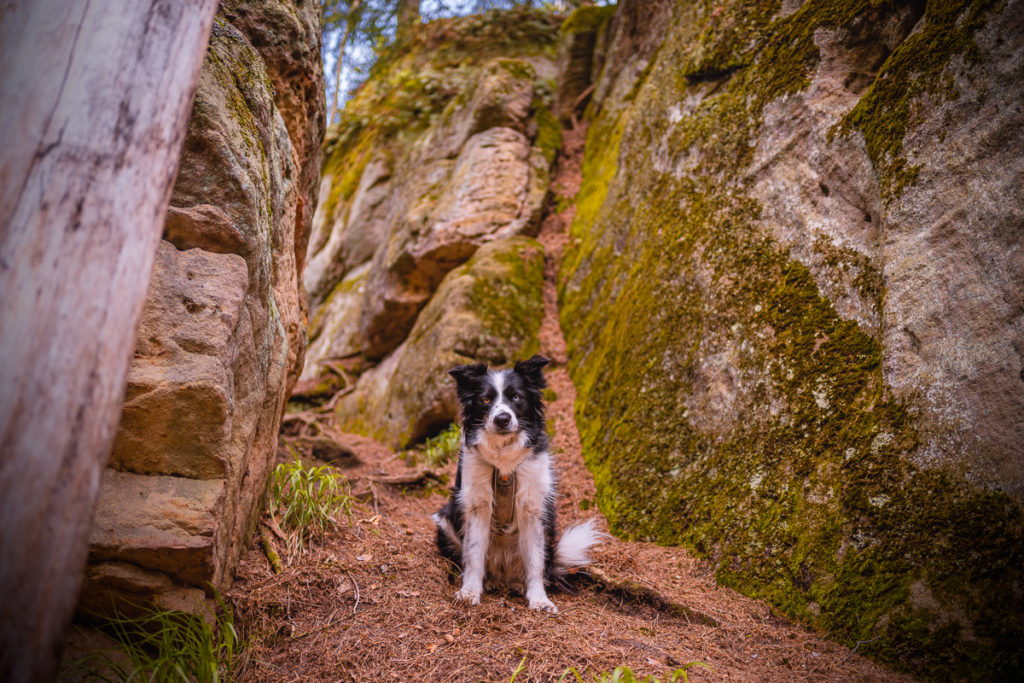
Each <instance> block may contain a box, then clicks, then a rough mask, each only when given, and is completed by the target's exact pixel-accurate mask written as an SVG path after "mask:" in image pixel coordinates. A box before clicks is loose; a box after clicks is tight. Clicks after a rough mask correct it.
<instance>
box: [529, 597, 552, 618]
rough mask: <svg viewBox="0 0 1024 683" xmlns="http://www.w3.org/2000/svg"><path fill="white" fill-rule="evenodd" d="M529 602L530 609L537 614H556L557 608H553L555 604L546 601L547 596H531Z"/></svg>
mask: <svg viewBox="0 0 1024 683" xmlns="http://www.w3.org/2000/svg"><path fill="white" fill-rule="evenodd" d="M529 600H530V609H532V610H536V611H537V612H548V613H549V614H558V608H557V607H555V603H553V602H551V601H550V600H548V596H546V595H540V596H532V597H530V598H529Z"/></svg>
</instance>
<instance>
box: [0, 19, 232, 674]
mask: <svg viewBox="0 0 1024 683" xmlns="http://www.w3.org/2000/svg"><path fill="white" fill-rule="evenodd" d="M215 6H216V3H215V2H214V0H189V1H188V2H185V1H182V2H173V3H171V2H153V1H151V0H129V1H126V2H123V3H117V4H116V5H114V4H103V3H92V4H90V3H88V2H84V1H74V2H68V1H66V0H41V1H39V2H31V3H20V4H18V5H16V6H14V7H13V8H7V9H5V10H4V12H3V15H2V19H0V44H2V45H3V46H4V47H3V59H0V65H2V66H0V101H2V102H3V103H4V104H3V106H4V112H5V116H4V119H5V123H4V125H3V127H2V128H0V147H2V149H3V150H4V153H3V161H2V163H0V291H3V293H4V294H3V297H2V299H0V320H2V321H3V322H2V323H0V386H2V387H3V391H2V392H0V439H2V441H0V442H2V443H3V458H2V461H0V557H2V558H3V561H2V563H0V590H2V591H3V594H4V600H3V601H2V602H0V679H2V680H5V681H33V680H37V681H43V680H49V679H50V678H51V677H52V675H53V671H54V667H55V665H56V660H57V654H58V649H59V646H60V642H61V638H62V636H63V632H64V629H65V627H66V625H67V622H68V619H69V617H70V616H71V612H72V609H73V607H74V603H75V597H76V595H77V592H78V586H79V581H80V577H81V570H82V566H83V564H84V561H85V557H86V543H87V539H88V534H89V526H90V523H91V521H92V516H93V509H94V506H95V503H96V496H97V492H98V489H99V483H100V475H101V473H102V470H103V465H104V463H105V461H106V458H107V453H108V452H109V449H110V444H111V440H112V438H113V434H114V427H115V425H116V421H117V415H118V410H119V407H120V401H121V396H122V394H123V391H124V380H125V373H126V371H127V368H128V361H129V359H130V357H131V345H132V341H133V338H134V333H135V326H136V324H137V322H138V318H139V314H140V312H141V307H142V302H143V301H144V299H145V296H146V285H147V284H148V282H149V274H150V270H151V267H152V263H153V257H154V253H155V251H156V244H157V240H158V239H159V236H160V228H161V226H162V224H163V220H164V214H165V213H166V210H167V203H168V199H169V197H170V193H171V186H172V183H173V181H174V176H175V172H176V170H177V163H178V157H179V155H180V153H181V144H182V140H183V136H184V133H185V123H186V121H187V119H188V110H189V103H190V102H191V99H192V94H193V91H194V88H195V86H196V82H197V80H198V77H199V67H200V65H201V63H202V55H203V52H204V49H205V46H206V42H207V39H208V36H209V32H210V25H211V22H212V20H213V14H214V10H215Z"/></svg>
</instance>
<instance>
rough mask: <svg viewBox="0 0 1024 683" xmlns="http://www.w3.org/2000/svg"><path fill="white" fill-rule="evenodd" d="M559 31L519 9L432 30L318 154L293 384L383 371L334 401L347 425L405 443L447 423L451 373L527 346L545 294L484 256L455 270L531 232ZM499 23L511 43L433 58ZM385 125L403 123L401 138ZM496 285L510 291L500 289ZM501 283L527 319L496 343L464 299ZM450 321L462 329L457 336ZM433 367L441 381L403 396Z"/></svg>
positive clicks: (473, 46)
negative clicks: (322, 165) (319, 172)
mask: <svg viewBox="0 0 1024 683" xmlns="http://www.w3.org/2000/svg"><path fill="white" fill-rule="evenodd" d="M510 17H514V18H516V19H515V21H513V20H511V19H510ZM559 21H560V19H559V18H558V17H557V16H553V15H550V14H548V13H545V12H539V11H535V10H528V9H519V10H515V11H513V12H511V13H509V12H491V13H487V14H484V15H477V16H474V17H467V18H462V19H457V20H450V21H447V22H445V21H441V22H434V23H432V24H429V25H426V26H424V27H423V29H422V31H420V32H419V33H418V34H417V35H416V36H415V38H414V39H413V40H412V43H413V44H412V45H409V46H408V49H407V51H406V52H404V53H402V52H400V53H398V54H397V56H394V57H392V58H390V61H388V60H385V61H384V62H383V63H381V64H379V65H378V66H377V69H378V71H377V73H376V74H375V76H374V77H373V78H371V79H370V80H369V81H368V82H367V83H366V84H365V85H364V86H363V91H362V92H360V93H359V94H358V95H357V96H356V97H355V99H354V100H353V101H352V102H350V103H349V104H348V105H347V107H346V110H345V117H346V118H345V120H344V121H343V123H342V125H341V127H340V128H339V130H338V131H337V135H338V139H337V142H334V143H329V144H328V149H329V153H328V161H327V165H326V169H325V175H324V183H323V185H322V186H321V197H322V198H323V200H324V203H323V208H322V210H321V211H320V212H318V214H317V217H316V220H315V222H314V228H313V232H314V236H313V238H312V239H311V242H310V251H309V259H308V267H307V269H306V272H305V276H304V277H305V282H306V286H307V288H308V289H309V291H310V293H311V297H312V298H313V300H314V302H315V303H316V310H315V313H314V315H313V318H312V326H311V333H310V334H311V338H312V340H313V341H312V343H311V347H310V352H309V354H308V356H307V359H306V366H305V369H304V371H303V375H302V377H303V380H306V381H308V383H310V384H316V383H317V381H318V379H319V381H320V383H321V384H323V383H324V382H325V381H328V382H329V380H330V377H331V375H332V374H333V373H334V372H335V371H336V369H337V368H336V364H337V363H338V362H344V363H345V364H346V366H347V367H350V368H351V366H352V365H353V362H352V361H351V360H350V359H352V358H353V357H358V359H359V360H358V362H356V363H355V365H357V366H358V367H359V369H363V368H365V367H366V365H367V364H370V365H373V364H377V363H379V365H377V367H376V368H374V369H372V370H370V371H369V372H367V373H366V374H365V375H363V377H362V378H360V380H359V382H358V383H357V385H356V387H355V391H354V393H352V394H351V395H349V396H347V397H346V398H345V400H344V401H343V402H342V403H341V404H339V405H340V406H341V407H340V408H339V410H340V413H339V415H340V418H341V421H342V423H343V425H344V426H345V427H346V428H348V429H351V430H354V431H360V432H364V433H368V434H373V435H375V436H377V437H379V438H382V439H383V440H385V441H387V442H389V443H391V444H392V445H394V446H395V447H405V446H407V445H408V444H409V443H410V442H412V441H415V440H417V439H420V438H423V437H424V436H428V435H429V434H430V433H431V432H432V431H434V430H436V429H437V428H439V427H440V426H443V424H445V423H447V422H449V421H451V419H453V417H454V416H455V409H454V408H455V406H454V394H453V392H452V389H451V386H450V384H451V383H450V380H449V378H448V377H447V375H446V373H445V370H446V369H447V367H450V366H451V365H454V364H457V363H458V362H469V361H471V360H472V359H474V358H477V359H480V360H485V361H488V360H489V361H492V362H493V361H496V360H498V359H500V360H501V361H504V360H508V359H511V358H512V357H513V356H515V355H516V354H517V353H518V352H519V351H522V350H529V349H535V348H536V342H535V340H536V333H537V329H538V327H539V320H540V315H541V312H542V308H539V307H538V306H539V301H540V298H539V297H540V290H539V285H538V286H537V287H534V286H533V281H532V279H530V280H529V282H530V283H531V284H530V285H529V286H528V287H526V286H525V285H524V284H523V282H522V277H521V275H522V274H521V273H519V272H518V271H517V270H515V269H512V270H509V269H507V268H506V269H500V268H496V267H495V266H494V263H495V259H496V258H499V257H498V256H495V252H493V251H488V252H486V253H487V254H489V255H488V256H487V257H481V259H476V260H474V261H473V263H474V264H475V265H474V266H473V267H472V268H470V269H469V270H468V271H467V270H466V269H465V268H461V269H460V266H463V264H466V263H467V261H470V259H471V258H474V254H476V253H477V251H478V250H479V249H481V248H483V247H484V246H485V245H491V244H495V245H499V244H500V245H504V246H502V247H496V248H497V249H499V252H500V253H504V252H501V249H507V248H516V249H519V248H521V244H520V242H518V241H515V240H513V238H516V237H517V236H522V235H533V234H536V231H537V229H538V227H539V220H540V214H541V210H542V207H543V203H544V199H545V196H546V194H547V187H548V175H549V168H550V165H551V163H552V161H553V159H554V154H555V151H556V150H557V148H558V145H559V136H560V131H559V127H558V123H557V121H556V120H555V119H554V117H553V115H552V114H551V112H550V109H549V107H550V106H551V104H552V102H553V97H552V95H553V85H554V76H555V65H554V38H555V35H556V28H557V26H558V23H559ZM473 27H475V28H473ZM513 27H514V28H513ZM524 27H525V28H524ZM499 28H500V30H501V31H502V32H503V33H504V34H507V33H508V30H509V29H513V35H512V37H511V38H510V37H509V36H508V35H502V36H501V37H498V36H497V35H494V36H491V37H490V38H487V40H484V39H483V38H481V39H480V42H479V43H478V44H477V43H476V42H471V43H470V44H467V45H464V46H462V47H452V48H451V49H450V50H448V51H445V52H443V53H438V52H435V51H434V49H433V48H434V47H435V43H436V42H437V41H438V40H447V38H445V36H451V35H460V36H467V35H468V36H474V35H476V36H488V35H489V34H490V33H493V32H495V31H496V30H498V29H499ZM471 29H472V30H471ZM514 31H521V32H522V31H525V32H524V33H522V34H521V35H518V36H517V35H515V33H514ZM413 73H415V74H416V76H415V77H412V76H411V75H410V74H413ZM382 112H386V113H387V115H386V116H384V115H382ZM392 120H395V121H404V122H406V123H405V125H404V126H403V127H402V128H400V129H395V128H392V127H391V126H392V124H391V123H390V121H392ZM332 144H333V147H332V146H331V145H332ZM510 240H512V241H510ZM508 245H519V246H515V247H509V246H508ZM536 248H537V247H536V245H534V246H533V247H531V249H532V250H535V249H536ZM531 253H535V252H534V251H531ZM536 253H539V252H536ZM499 255H500V254H499ZM499 260H500V259H499ZM529 262H530V264H531V265H530V268H533V267H534V265H535V263H534V259H533V257H531V259H529ZM467 267H468V266H467ZM455 269H459V270H458V271H456V272H453V271H455ZM532 272H533V271H531V273H532ZM533 275H535V273H534V274H531V276H530V278H533ZM451 278H454V279H453V280H451V281H450V279H451ZM502 278H505V279H508V278H511V280H508V281H507V282H506V284H505V285H501V286H499V284H498V281H499V280H501V279H502ZM474 283H475V284H474ZM502 286H503V287H507V288H509V291H510V292H512V293H513V294H514V295H515V296H516V297H520V298H522V302H520V303H517V304H516V305H522V306H525V307H526V308H527V309H529V310H530V311H531V315H535V316H536V320H532V319H531V320H529V321H526V322H524V323H523V324H521V325H519V326H517V327H516V328H515V329H513V330H505V331H506V332H508V333H509V335H510V337H509V338H507V339H505V340H504V341H503V342H499V339H498V336H497V335H498V332H497V331H496V329H498V328H495V327H494V324H495V323H493V322H490V321H485V320H483V319H482V318H480V317H479V315H477V316H472V315H470V314H469V311H468V309H466V306H467V305H468V303H467V302H468V299H466V297H467V296H468V294H466V293H465V291H466V290H467V288H470V289H471V288H472V287H476V288H477V289H480V288H490V289H495V288H497V289H501V287H502ZM449 299H451V300H450V301H449ZM454 320H459V321H461V323H463V324H465V325H466V326H467V327H466V330H465V331H463V332H462V333H458V332H457V330H455V329H454V328H453V327H452V325H454V324H455V323H453V322H452V321H454ZM466 335H471V336H472V335H476V336H475V337H474V338H478V339H477V342H474V343H473V344H469V341H468V339H469V337H467V336H466ZM428 338H430V339H433V342H432V343H434V344H439V345H440V346H437V347H436V348H435V349H434V352H435V353H436V357H435V358H433V359H431V360H430V361H429V362H427V365H424V362H426V361H425V360H424V359H422V358H419V357H418V356H419V354H420V353H421V352H424V351H425V347H422V342H417V341H415V340H417V339H420V340H423V339H428ZM481 340H489V341H481ZM467 344H469V345H468V346H467ZM470 347H472V348H470ZM410 348H412V350H410ZM446 364H447V365H446ZM428 366H429V367H428ZM442 366H444V367H442ZM427 372H429V373H434V374H435V375H436V377H437V380H438V382H439V384H438V385H437V386H433V385H431V386H430V387H427V386H423V387H420V388H418V389H417V390H416V391H407V390H408V389H410V387H413V386H414V385H416V384H417V383H422V382H423V381H425V380H424V378H425V377H426V375H425V374H420V375H419V377H418V379H415V380H414V379H413V377H414V376H415V374H416V373H427ZM427 382H428V384H430V383H431V382H433V380H427ZM420 389H422V391H420ZM438 391H441V392H442V393H440V394H439V393H438ZM442 394H443V395H442Z"/></svg>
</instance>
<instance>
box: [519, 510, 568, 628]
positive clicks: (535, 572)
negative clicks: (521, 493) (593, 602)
mask: <svg viewBox="0 0 1024 683" xmlns="http://www.w3.org/2000/svg"><path fill="white" fill-rule="evenodd" d="M519 553H520V555H521V556H522V558H523V568H524V569H525V570H526V572H525V573H526V576H525V577H524V578H525V579H526V602H527V603H528V604H529V605H530V609H533V610H538V611H544V612H551V613H552V614H554V613H555V612H557V611H558V608H557V607H555V603H553V602H551V600H549V599H548V594H547V592H546V591H545V590H544V525H543V522H542V520H541V516H540V511H539V510H531V511H529V512H528V513H527V514H524V515H522V516H521V519H520V528H519Z"/></svg>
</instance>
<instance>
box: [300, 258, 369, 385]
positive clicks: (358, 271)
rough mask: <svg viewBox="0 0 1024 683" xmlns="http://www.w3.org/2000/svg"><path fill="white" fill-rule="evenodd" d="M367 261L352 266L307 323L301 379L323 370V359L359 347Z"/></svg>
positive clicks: (355, 351) (354, 351) (338, 356)
mask: <svg viewBox="0 0 1024 683" xmlns="http://www.w3.org/2000/svg"><path fill="white" fill-rule="evenodd" d="M369 269H370V264H369V263H364V264H363V265H361V266H359V267H357V268H355V269H353V270H352V271H350V272H349V274H348V275H347V276H345V279H344V280H342V281H341V282H339V283H338V285H337V286H336V287H335V288H334V290H333V291H332V292H331V293H330V295H329V296H328V297H327V300H326V301H324V303H323V305H322V306H320V307H319V308H318V309H317V312H316V315H315V316H314V317H313V319H312V320H310V323H309V337H310V344H309V350H308V351H306V367H305V369H304V370H303V371H302V377H301V378H300V379H302V380H312V379H315V378H316V377H317V375H319V374H321V373H322V372H323V368H324V365H325V363H329V362H331V361H334V360H340V359H343V358H347V357H349V356H352V355H355V354H358V353H359V351H360V349H361V348H362V342H361V338H360V336H359V320H360V318H361V313H362V310H363V299H364V298H365V296H366V275H367V272H368V271H369Z"/></svg>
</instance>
